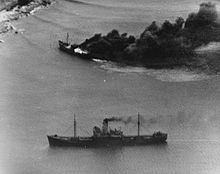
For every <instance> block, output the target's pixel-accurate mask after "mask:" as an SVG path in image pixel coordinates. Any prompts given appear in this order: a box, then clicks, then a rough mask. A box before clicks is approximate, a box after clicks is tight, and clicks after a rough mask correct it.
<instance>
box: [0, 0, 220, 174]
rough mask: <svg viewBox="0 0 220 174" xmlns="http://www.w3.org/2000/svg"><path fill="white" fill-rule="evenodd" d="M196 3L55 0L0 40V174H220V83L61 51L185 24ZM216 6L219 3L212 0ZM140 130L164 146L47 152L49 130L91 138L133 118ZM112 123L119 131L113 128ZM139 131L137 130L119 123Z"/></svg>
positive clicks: (178, 0) (201, 76)
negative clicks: (157, 134)
mask: <svg viewBox="0 0 220 174" xmlns="http://www.w3.org/2000/svg"><path fill="white" fill-rule="evenodd" d="M201 2H203V1H202V0H133V1H132V0H82V1H81V0H80V1H77V0H57V2H56V3H55V4H53V5H51V6H50V7H48V8H45V9H40V10H38V11H36V12H35V14H34V15H31V16H29V17H23V18H21V19H19V20H17V21H13V22H12V24H13V25H14V26H15V27H16V28H17V29H20V30H22V32H19V33H18V34H14V33H13V32H11V33H7V34H4V35H1V36H0V39H2V40H4V43H0V173H1V174H219V173H220V77H219V76H217V75H206V74H203V73H195V72H194V73H193V72H190V71H188V70H186V69H179V70H176V69H171V70H165V69H163V70H153V69H145V68H143V67H130V66H119V65H117V64H115V63H112V62H105V61H99V60H94V61H86V60H82V59H80V58H77V57H73V56H70V55H68V54H65V53H63V52H61V51H59V49H58V39H65V38H66V33H67V32H69V35H70V38H71V39H72V42H73V43H74V42H76V43H79V42H82V41H83V40H84V39H86V38H88V37H91V36H92V35H93V34H94V33H103V34H106V33H107V32H109V31H111V30H112V29H117V30H119V31H120V32H121V33H123V32H127V33H128V34H132V35H134V36H139V34H140V33H141V32H142V31H143V30H144V29H145V27H146V26H147V25H149V24H150V23H151V22H152V21H154V20H155V21H157V22H158V23H162V22H163V21H164V20H166V19H168V20H170V21H175V19H176V18H177V17H179V16H182V17H184V18H186V17H187V16H188V14H189V13H190V12H196V11H198V8H199V4H200V3H201ZM213 2H215V3H216V4H217V7H218V8H219V5H220V2H219V1H217V0H216V1H213ZM138 112H139V113H140V114H141V115H142V116H143V117H144V118H145V120H147V122H146V123H145V124H143V125H142V128H141V134H151V133H153V132H154V131H156V130H161V131H164V132H167V133H168V140H167V142H168V143H167V144H166V145H156V146H154V145H151V146H136V147H114V148H91V149H90V148H87V149H84V148H50V147H49V145H48V141H47V137H46V135H48V134H59V135H73V127H72V125H73V114H74V113H75V115H76V119H77V134H78V135H81V136H88V135H92V128H93V126H95V125H98V126H101V123H102V120H103V118H105V117H109V116H118V115H119V116H131V115H134V116H137V113H138ZM110 126H112V127H114V126H118V125H114V124H112V125H110ZM119 126H121V128H122V129H123V130H124V134H132V135H135V134H136V133H137V126H136V125H132V124H129V125H119Z"/></svg>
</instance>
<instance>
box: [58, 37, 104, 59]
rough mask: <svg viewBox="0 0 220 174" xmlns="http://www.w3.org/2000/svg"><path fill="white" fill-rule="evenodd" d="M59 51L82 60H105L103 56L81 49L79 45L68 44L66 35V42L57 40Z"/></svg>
mask: <svg viewBox="0 0 220 174" xmlns="http://www.w3.org/2000/svg"><path fill="white" fill-rule="evenodd" d="M58 44H59V49H60V50H61V51H63V52H65V53H68V54H70V55H73V56H77V57H80V58H83V59H87V60H92V59H102V60H105V59H107V58H106V57H104V56H103V55H100V54H94V53H91V52H89V51H88V50H85V49H83V48H82V46H81V45H78V44H71V43H70V42H69V34H68V33H67V37H66V41H62V40H58Z"/></svg>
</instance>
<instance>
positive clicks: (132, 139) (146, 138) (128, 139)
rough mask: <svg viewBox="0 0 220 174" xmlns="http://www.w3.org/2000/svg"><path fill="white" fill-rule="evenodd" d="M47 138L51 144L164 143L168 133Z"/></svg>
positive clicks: (130, 144) (87, 145)
mask: <svg viewBox="0 0 220 174" xmlns="http://www.w3.org/2000/svg"><path fill="white" fill-rule="evenodd" d="M47 138H48V141H49V144H50V146H69V147H70V146H73V147H111V146H137V145H152V144H164V143H166V140H167V134H163V135H162V136H160V137H155V136H154V135H142V136H123V137H64V136H57V135H50V136H47Z"/></svg>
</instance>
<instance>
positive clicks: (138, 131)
mask: <svg viewBox="0 0 220 174" xmlns="http://www.w3.org/2000/svg"><path fill="white" fill-rule="evenodd" d="M137 123H138V136H140V114H139V112H138V122H137Z"/></svg>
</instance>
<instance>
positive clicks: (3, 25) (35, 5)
mask: <svg viewBox="0 0 220 174" xmlns="http://www.w3.org/2000/svg"><path fill="white" fill-rule="evenodd" d="M53 2H55V0H17V1H11V2H8V3H7V4H5V5H2V7H1V10H0V34H3V33H6V32H8V31H11V30H13V31H15V33H17V32H18V30H17V29H16V28H15V27H14V26H13V25H12V24H11V21H14V20H18V19H19V18H21V17H25V16H29V15H31V14H33V13H34V12H35V11H37V10H39V9H41V8H45V7H47V6H48V5H50V4H52V3H53Z"/></svg>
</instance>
